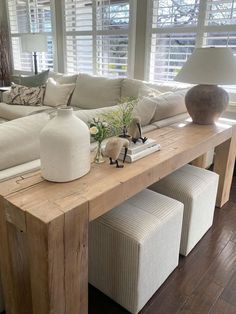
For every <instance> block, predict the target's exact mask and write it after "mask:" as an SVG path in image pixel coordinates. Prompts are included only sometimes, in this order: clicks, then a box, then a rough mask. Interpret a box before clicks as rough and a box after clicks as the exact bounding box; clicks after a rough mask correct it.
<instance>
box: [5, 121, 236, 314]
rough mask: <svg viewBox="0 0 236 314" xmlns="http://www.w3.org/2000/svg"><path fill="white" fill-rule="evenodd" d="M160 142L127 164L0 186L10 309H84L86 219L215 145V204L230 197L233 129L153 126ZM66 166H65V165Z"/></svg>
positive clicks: (61, 313)
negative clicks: (61, 179) (59, 179)
mask: <svg viewBox="0 0 236 314" xmlns="http://www.w3.org/2000/svg"><path fill="white" fill-rule="evenodd" d="M148 136H149V137H151V138H156V139H158V142H159V143H160V144H161V146H162V150H161V151H160V152H156V153H154V154H152V155H150V156H148V157H146V158H144V159H141V160H139V161H137V162H135V163H133V164H126V165H125V168H123V169H116V168H115V167H112V166H110V165H109V164H108V162H106V163H104V164H100V165H95V164H93V165H92V169H91V172H90V174H88V175H86V176H85V177H83V178H81V179H79V180H75V181H73V182H70V183H61V184H55V183H50V182H47V181H45V180H43V179H42V177H41V176H40V172H36V173H31V174H28V175H25V176H21V177H18V178H15V179H12V180H9V181H7V182H4V183H2V184H0V194H1V197H0V250H1V251H0V252H1V256H0V262H1V277H2V282H3V287H4V295H5V302H6V311H7V314H23V313H24V314H26V313H28V314H48V313H55V314H65V313H67V314H74V313H76V314H86V313H87V311H88V310H87V309H88V225H89V221H91V220H93V219H95V218H97V217H99V216H100V215H102V214H104V213H105V212H107V211H109V210H110V209H111V208H113V207H115V206H116V205H118V204H120V203H122V202H123V201H125V200H126V199H128V198H130V197H131V196H133V195H134V194H136V193H138V192H139V191H141V190H143V189H144V188H146V187H147V186H149V185H150V184H152V183H154V182H156V181H158V180H160V179H161V178H163V177H165V176H166V175H168V174H170V173H172V172H173V171H175V170H176V169H178V168H180V167H182V166H183V165H185V164H187V163H188V162H190V161H192V160H193V159H195V158H197V157H199V156H201V155H203V154H204V153H206V152H207V151H208V150H209V149H211V148H214V147H216V149H215V152H216V155H215V163H214V171H216V172H217V173H218V174H219V175H220V183H219V189H218V197H217V206H219V207H221V206H223V204H224V203H226V202H227V201H228V199H229V193H230V186H231V181H232V174H233V166H234V160H235V153H236V132H235V127H234V126H233V127H231V126H230V125H226V124H220V123H219V124H217V125H211V126H198V125H194V124H191V123H190V124H186V125H185V123H183V124H179V125H176V126H171V127H166V128H162V129H160V130H156V131H153V132H150V133H149V134H148ZM62 167H63V165H62Z"/></svg>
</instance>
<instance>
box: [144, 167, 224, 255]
mask: <svg viewBox="0 0 236 314" xmlns="http://www.w3.org/2000/svg"><path fill="white" fill-rule="evenodd" d="M218 179H219V176H218V175H217V174H216V173H214V172H212V171H208V170H205V169H202V168H198V167H194V166H190V165H185V166H184V167H182V168H181V169H179V170H177V171H175V172H174V173H172V174H170V175H169V176H167V177H165V178H164V179H162V180H160V181H159V182H157V183H155V184H154V185H152V186H151V187H150V189H151V190H153V191H156V192H158V193H161V194H164V195H166V196H169V197H172V198H174V199H176V200H178V201H180V202H182V203H183V204H184V218H183V227H182V236H181V244H180V253H181V254H182V255H185V256H186V255H188V254H189V252H190V251H191V250H192V249H193V248H194V246H195V245H196V244H197V243H198V241H199V240H200V239H201V238H202V237H203V235H204V234H205V233H206V232H207V230H208V229H209V228H210V227H211V226H212V223H213V216H214V211H215V203H216V193H217V187H218Z"/></svg>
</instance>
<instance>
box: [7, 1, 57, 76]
mask: <svg viewBox="0 0 236 314" xmlns="http://www.w3.org/2000/svg"><path fill="white" fill-rule="evenodd" d="M28 1H29V0H27V6H28ZM55 1H56V0H50V10H51V23H52V24H51V26H52V31H51V32H39V33H43V34H45V35H46V36H51V37H52V42H53V54H52V57H53V71H57V69H58V56H57V30H56V8H55ZM6 14H7V24H8V29H9V39H10V49H11V59H12V66H13V75H20V74H21V75H33V74H34V67H33V56H32V63H31V64H32V67H31V71H25V70H16V69H15V68H14V55H13V47H12V38H21V37H22V35H25V34H31V33H32V32H27V33H21V32H18V33H12V32H11V22H10V14H9V3H8V1H6ZM27 20H29V15H27ZM45 70H46V69H45Z"/></svg>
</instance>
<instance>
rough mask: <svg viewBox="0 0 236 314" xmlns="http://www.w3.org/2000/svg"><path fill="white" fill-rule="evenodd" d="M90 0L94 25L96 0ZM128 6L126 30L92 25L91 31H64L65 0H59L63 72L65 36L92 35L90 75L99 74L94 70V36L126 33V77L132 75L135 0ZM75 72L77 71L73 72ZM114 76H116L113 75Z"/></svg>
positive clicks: (95, 64)
mask: <svg viewBox="0 0 236 314" xmlns="http://www.w3.org/2000/svg"><path fill="white" fill-rule="evenodd" d="M91 1H92V6H93V10H92V25H93V26H94V25H96V2H95V1H96V0H91ZM129 6H130V10H129V11H130V12H129V13H130V16H129V29H128V32H127V31H126V30H122V29H121V30H119V31H118V30H108V31H106V30H96V29H94V27H93V26H92V30H91V31H66V22H65V0H61V10H62V18H63V22H62V23H63V27H62V28H63V34H62V36H63V63H64V72H65V73H68V72H67V51H66V50H67V45H66V37H67V36H70V35H72V36H83V35H84V36H86V35H87V36H92V51H93V58H92V64H93V71H92V73H91V75H99V73H97V71H96V67H97V63H96V59H97V54H96V53H97V49H96V47H97V44H96V36H101V35H117V34H119V35H122V34H124V35H128V62H127V77H133V75H134V61H135V35H136V15H137V0H129ZM75 73H77V71H76V72H75ZM115 78H116V77H115Z"/></svg>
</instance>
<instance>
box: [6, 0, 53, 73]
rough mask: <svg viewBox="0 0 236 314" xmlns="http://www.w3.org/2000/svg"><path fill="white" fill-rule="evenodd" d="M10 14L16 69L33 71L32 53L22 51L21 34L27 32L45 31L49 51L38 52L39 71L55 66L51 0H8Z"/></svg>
mask: <svg viewBox="0 0 236 314" xmlns="http://www.w3.org/2000/svg"><path fill="white" fill-rule="evenodd" d="M7 3H8V14H9V22H10V30H11V39H12V51H13V63H14V70H16V71H25V72H31V71H32V69H33V62H32V61H33V60H32V55H31V54H30V53H25V52H22V49H21V36H22V34H26V33H38V32H40V33H44V34H45V35H46V36H47V42H48V51H47V52H43V53H38V68H39V71H42V70H44V69H48V68H51V69H52V68H53V51H54V47H53V38H52V13H51V12H52V10H51V1H50V0H8V1H7Z"/></svg>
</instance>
